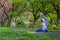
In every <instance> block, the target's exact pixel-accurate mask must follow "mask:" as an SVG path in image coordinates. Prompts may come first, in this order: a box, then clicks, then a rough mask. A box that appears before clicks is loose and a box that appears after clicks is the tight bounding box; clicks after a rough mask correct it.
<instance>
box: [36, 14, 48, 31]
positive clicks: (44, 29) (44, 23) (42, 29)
mask: <svg viewBox="0 0 60 40" xmlns="http://www.w3.org/2000/svg"><path fill="white" fill-rule="evenodd" d="M40 19H41V22H42V28H41V29H39V30H36V32H48V30H47V27H48V20H47V18H46V16H45V15H43V14H42V13H41V15H40Z"/></svg>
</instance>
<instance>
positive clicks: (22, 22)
mask: <svg viewBox="0 0 60 40" xmlns="http://www.w3.org/2000/svg"><path fill="white" fill-rule="evenodd" d="M16 25H17V27H20V28H24V27H25V26H26V25H25V23H24V21H23V20H22V19H21V18H17V20H16Z"/></svg>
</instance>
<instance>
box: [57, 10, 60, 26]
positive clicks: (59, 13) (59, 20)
mask: <svg viewBox="0 0 60 40" xmlns="http://www.w3.org/2000/svg"><path fill="white" fill-rule="evenodd" d="M57 25H58V26H60V11H57Z"/></svg>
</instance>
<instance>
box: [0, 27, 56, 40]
mask: <svg viewBox="0 0 60 40" xmlns="http://www.w3.org/2000/svg"><path fill="white" fill-rule="evenodd" d="M51 36H52V35H45V34H44V33H43V34H42V35H41V34H40V35H39V34H38V33H37V34H33V33H28V32H26V31H24V30H20V29H19V30H17V29H16V30H15V29H14V30H13V29H11V28H9V27H0V40H51ZM55 36H56V35H55ZM55 40H56V39H55Z"/></svg>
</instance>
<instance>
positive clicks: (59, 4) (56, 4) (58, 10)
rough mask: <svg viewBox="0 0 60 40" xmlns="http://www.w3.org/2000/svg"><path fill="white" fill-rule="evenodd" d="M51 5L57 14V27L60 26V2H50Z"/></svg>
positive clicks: (55, 0) (51, 0)
mask: <svg viewBox="0 0 60 40" xmlns="http://www.w3.org/2000/svg"><path fill="white" fill-rule="evenodd" d="M50 4H51V5H52V6H53V8H54V10H55V11H56V13H57V25H60V0H50Z"/></svg>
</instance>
